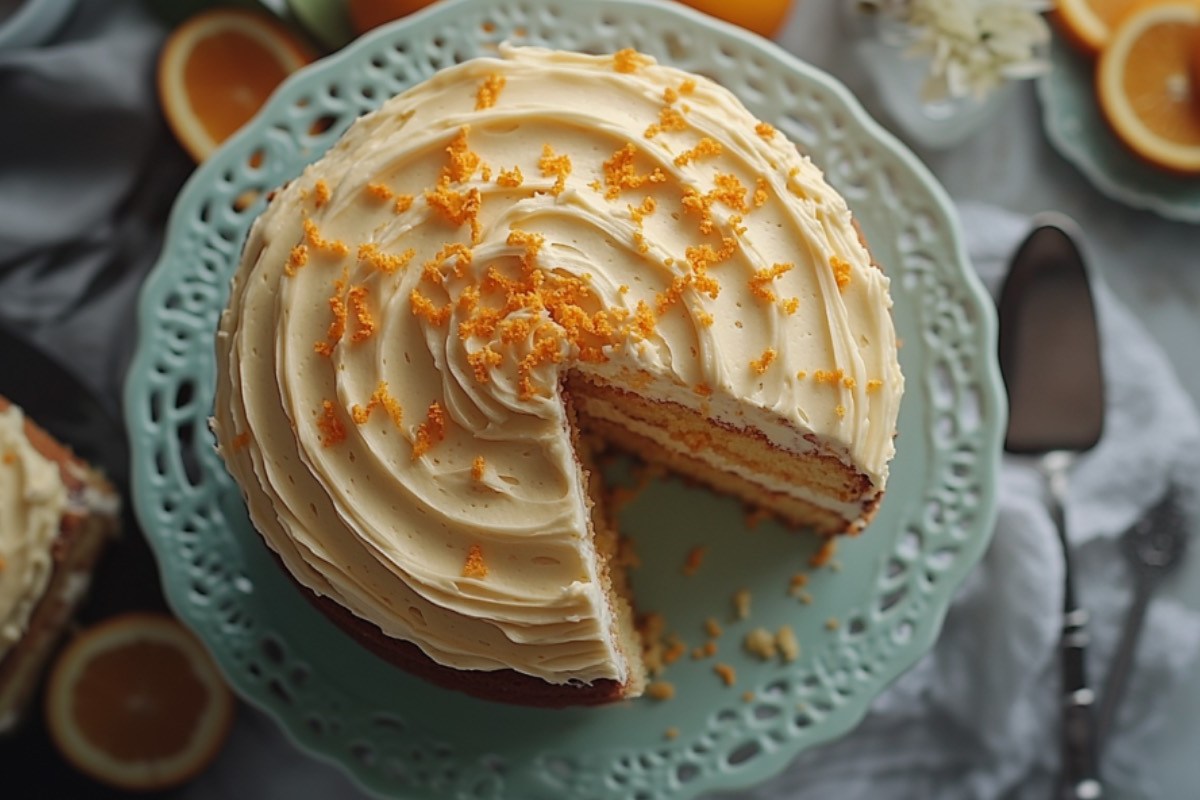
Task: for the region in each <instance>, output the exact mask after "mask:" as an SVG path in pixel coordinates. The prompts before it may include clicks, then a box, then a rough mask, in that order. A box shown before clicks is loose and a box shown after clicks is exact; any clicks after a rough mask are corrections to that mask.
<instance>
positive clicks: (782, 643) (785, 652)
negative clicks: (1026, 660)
mask: <svg viewBox="0 0 1200 800" xmlns="http://www.w3.org/2000/svg"><path fill="white" fill-rule="evenodd" d="M775 646H776V647H777V648H778V649H779V655H780V656H782V657H783V660H784V661H785V662H787V663H789V664H790V663H791V662H793V661H795V660H796V659H797V658H799V657H800V642H799V640H797V639H796V632H795V631H794V630H792V626H791V625H783V626H781V627H780V628H779V632H778V633H776V634H775Z"/></svg>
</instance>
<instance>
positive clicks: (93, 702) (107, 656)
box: [72, 641, 210, 763]
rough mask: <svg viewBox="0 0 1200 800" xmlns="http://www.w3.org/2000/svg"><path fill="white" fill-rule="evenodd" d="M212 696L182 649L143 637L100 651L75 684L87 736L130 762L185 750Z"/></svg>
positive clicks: (75, 701)
mask: <svg viewBox="0 0 1200 800" xmlns="http://www.w3.org/2000/svg"><path fill="white" fill-rule="evenodd" d="M209 700H210V698H209V697H208V690H207V689H206V688H205V686H204V684H202V683H201V682H200V681H199V680H197V679H196V676H195V674H194V673H193V671H192V666H191V664H190V663H189V662H188V660H187V658H186V656H185V655H184V654H183V653H181V652H179V650H177V649H176V648H174V647H170V646H167V645H163V644H159V643H155V642H145V641H142V642H132V643H130V644H128V645H126V646H122V647H120V648H118V649H115V650H111V651H109V652H105V653H99V654H97V655H96V656H95V657H94V658H93V659H92V661H91V663H90V664H89V665H88V668H87V670H86V671H85V672H84V673H83V674H82V675H81V676H80V678H79V682H78V683H77V684H76V686H75V688H74V692H73V696H72V705H73V709H74V718H75V723H76V724H77V726H78V728H79V731H80V733H81V734H82V735H83V737H84V738H85V739H87V740H88V741H89V742H91V743H92V745H93V746H95V747H96V748H97V749H99V750H102V751H104V752H106V753H107V754H109V755H110V756H111V757H112V758H114V759H116V760H118V761H121V762H126V763H130V762H135V761H153V760H155V759H160V758H164V757H169V756H174V755H176V754H178V753H180V752H182V751H183V750H185V749H186V748H187V746H188V743H189V741H190V740H191V737H192V734H193V732H194V731H195V730H196V727H197V725H198V724H199V722H200V717H201V715H202V714H203V711H204V709H205V707H206V706H207V705H208V703H209Z"/></svg>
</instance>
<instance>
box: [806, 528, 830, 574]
mask: <svg viewBox="0 0 1200 800" xmlns="http://www.w3.org/2000/svg"><path fill="white" fill-rule="evenodd" d="M835 552H837V540H836V539H835V538H834V537H832V536H830V537H827V538H826V539H825V541H823V542H822V543H821V549H819V550H817V552H815V553H813V554H812V556H810V557H809V559H808V565H809V566H810V567H813V568H814V569H816V568H817V567H823V566H825V565H826V564H828V563H829V560H830V559H831V558H833V554H834V553H835Z"/></svg>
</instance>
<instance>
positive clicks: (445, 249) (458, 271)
mask: <svg viewBox="0 0 1200 800" xmlns="http://www.w3.org/2000/svg"><path fill="white" fill-rule="evenodd" d="M451 256H458V258H457V259H456V260H455V262H454V275H455V277H459V278H461V277H463V276H464V275H466V274H467V268H468V267H470V266H471V261H472V259H473V258H474V253H473V252H472V251H471V248H469V247H467V246H466V245H465V244H462V243H460V242H451V243H449V244H445V245H442V249H441V250H439V251H438V252H437V255H435V256H434V257H433V258H431V259H430V260H429V261H426V262H425V267H424V270H423V272H422V278H423V280H426V281H429V282H430V283H435V284H437V285H438V286H441V285H442V283H443V282H444V281H445V279H446V276H445V274H444V273H443V272H442V265H443V264H444V263H445V262H446V261H447V260H448V259H449V258H450V257H451Z"/></svg>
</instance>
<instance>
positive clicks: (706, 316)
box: [696, 311, 715, 328]
mask: <svg viewBox="0 0 1200 800" xmlns="http://www.w3.org/2000/svg"><path fill="white" fill-rule="evenodd" d="M696 321H697V322H699V323H700V324H701V325H703V326H704V327H706V328H711V327H712V326H713V322H715V320H714V319H713V315H712V314H710V313H708V312H707V311H697V312H696Z"/></svg>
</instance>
